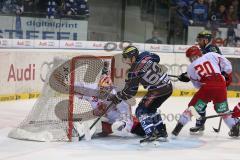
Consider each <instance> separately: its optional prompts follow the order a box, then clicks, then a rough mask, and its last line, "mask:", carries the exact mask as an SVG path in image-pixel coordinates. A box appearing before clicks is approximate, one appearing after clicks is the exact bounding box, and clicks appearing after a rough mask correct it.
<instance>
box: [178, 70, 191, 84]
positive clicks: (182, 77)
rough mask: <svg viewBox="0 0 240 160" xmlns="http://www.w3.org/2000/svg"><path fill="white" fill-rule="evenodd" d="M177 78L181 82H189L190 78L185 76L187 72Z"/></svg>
mask: <svg viewBox="0 0 240 160" xmlns="http://www.w3.org/2000/svg"><path fill="white" fill-rule="evenodd" d="M178 80H179V81H182V82H189V81H190V78H189V77H188V76H187V72H185V73H182V74H181V75H180V76H178Z"/></svg>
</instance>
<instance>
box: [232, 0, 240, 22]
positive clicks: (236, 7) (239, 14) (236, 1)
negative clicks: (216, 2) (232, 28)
mask: <svg viewBox="0 0 240 160" xmlns="http://www.w3.org/2000/svg"><path fill="white" fill-rule="evenodd" d="M232 5H233V7H234V10H235V11H236V12H237V17H238V21H239V18H240V7H239V5H240V3H239V0H233V1H232Z"/></svg>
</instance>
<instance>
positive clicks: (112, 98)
mask: <svg viewBox="0 0 240 160" xmlns="http://www.w3.org/2000/svg"><path fill="white" fill-rule="evenodd" d="M107 100H108V101H112V102H113V103H114V104H115V105H117V104H119V103H121V101H122V100H121V99H120V98H119V97H118V96H117V95H110V96H109V97H108V99H107Z"/></svg>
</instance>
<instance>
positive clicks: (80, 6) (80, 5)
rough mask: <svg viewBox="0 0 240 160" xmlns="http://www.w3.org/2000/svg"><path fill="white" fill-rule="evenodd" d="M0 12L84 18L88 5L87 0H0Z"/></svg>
mask: <svg viewBox="0 0 240 160" xmlns="http://www.w3.org/2000/svg"><path fill="white" fill-rule="evenodd" d="M0 13H1V14H8V15H15V14H16V15H24V14H26V15H32V16H46V17H47V18H67V17H70V18H74V17H75V18H76V17H85V18H86V17H88V16H89V6H88V2H87V0H0Z"/></svg>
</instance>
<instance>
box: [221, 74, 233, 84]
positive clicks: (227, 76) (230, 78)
mask: <svg viewBox="0 0 240 160" xmlns="http://www.w3.org/2000/svg"><path fill="white" fill-rule="evenodd" d="M221 74H222V75H223V76H224V77H225V80H226V86H227V87H228V86H229V85H230V84H231V82H232V73H229V74H228V73H226V72H225V71H222V72H221Z"/></svg>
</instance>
